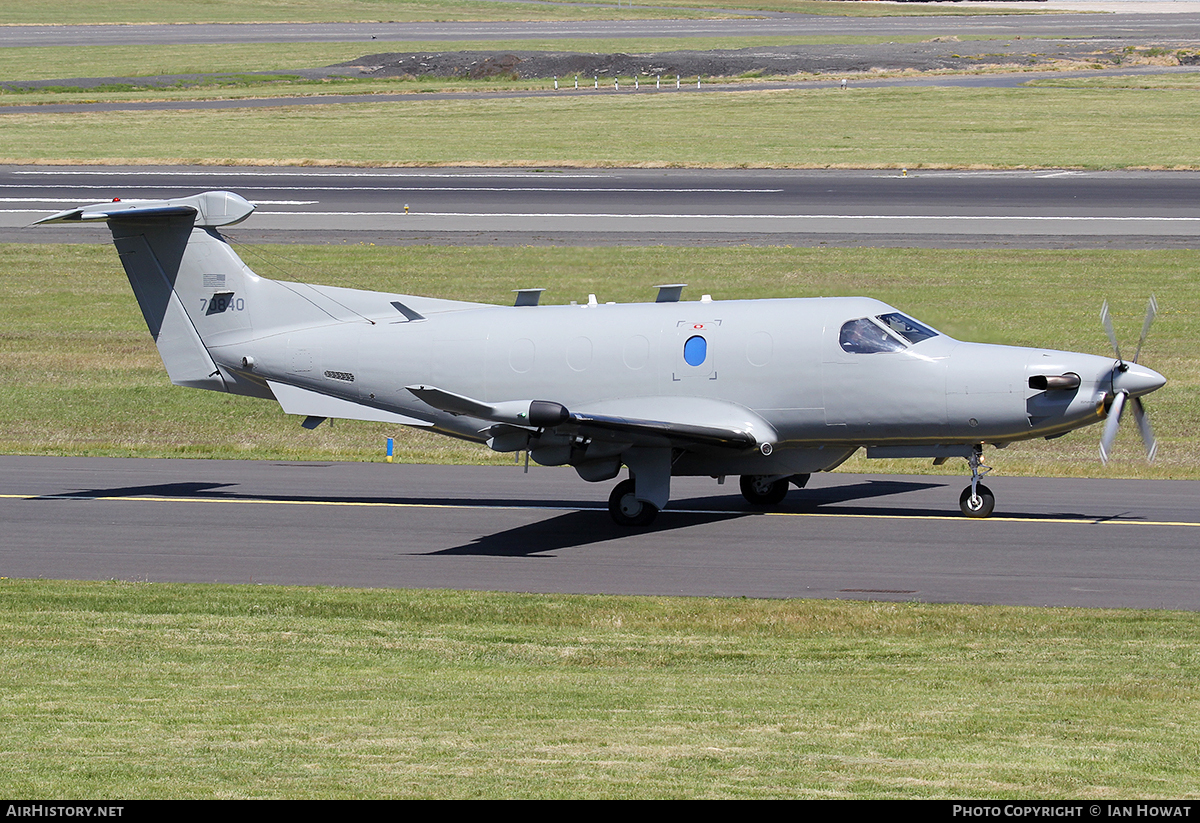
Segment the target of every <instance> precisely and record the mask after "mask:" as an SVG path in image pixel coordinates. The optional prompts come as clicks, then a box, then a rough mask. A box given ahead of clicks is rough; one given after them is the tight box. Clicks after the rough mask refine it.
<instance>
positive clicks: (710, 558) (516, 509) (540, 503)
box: [0, 456, 1200, 610]
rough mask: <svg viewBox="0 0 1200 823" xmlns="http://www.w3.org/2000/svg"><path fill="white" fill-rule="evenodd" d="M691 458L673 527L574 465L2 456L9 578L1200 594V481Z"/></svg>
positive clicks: (1066, 596)
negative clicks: (757, 465)
mask: <svg viewBox="0 0 1200 823" xmlns="http://www.w3.org/2000/svg"><path fill="white" fill-rule="evenodd" d="M988 482H989V485H990V486H991V487H992V489H993V490H994V491H995V493H996V496H997V508H996V515H995V516H993V517H992V518H990V519H988V520H982V521H980V520H968V519H966V518H963V517H962V516H961V515H960V514H959V513H958V506H957V501H958V492H959V491H960V489H961V487H962V486H963V485H964V483H965V478H963V477H925V476H884V475H852V474H840V473H833V474H824V475H817V476H814V478H813V481H812V483H811V484H810V488H807V489H804V490H800V491H796V490H793V491H792V493H791V494H790V495H789V496H788V498H787V500H786V501H785V502H784V504H783V505H782V506H780V507H779V508H778V509H776V510H773V511H771V512H765V513H764V512H762V511H759V510H755V509H753V508H751V507H750V506H748V505H747V504H746V503H745V502H744V501H743V500H742V498H741V496H740V495H739V494H738V493H737V491H736V483H727V484H725V485H723V486H719V485H717V484H716V483H715V481H713V480H711V479H709V478H676V479H675V480H673V482H672V503H671V506H670V507H669V508H668V509H667V510H666V511H664V512H663V513H661V514H660V515H659V518H658V520H656V521H655V523H654V525H653V527H651V528H649V529H646V530H636V529H634V530H630V529H624V528H621V527H618V526H616V525H614V524H613V523H612V522H611V520H610V519H609V516H608V513H607V511H606V510H605V500H606V498H607V495H608V492H609V487H610V486H611V484H609V483H602V484H588V483H584V482H583V481H581V480H579V479H578V478H577V477H575V475H574V473H573V472H572V471H571V470H569V469H546V468H538V467H535V468H533V469H531V470H530V471H529V473H528V474H525V473H523V472H522V471H521V469H520V468H519V467H517V466H491V467H471V466H415V465H399V464H392V465H389V464H386V463H368V464H345V463H281V462H273V461H245V462H240V461H205V460H146V459H128V460H124V459H101V458H49V457H13V456H6V457H0V576H6V577H21V578H60V579H109V578H116V579H124V580H148V581H183V582H226V583H270V584H308V585H333V586H367V587H398V588H400V587H405V588H406V587H418V588H461V589H477V590H502V591H534V592H582V593H626V594H647V595H697V596H701V595H703V596H728V597H733V596H745V597H814V598H826V599H828V598H844V599H855V600H863V599H867V600H900V601H907V600H913V601H927V602H964V603H993V604H1012V605H1037V606H1042V605H1050V606H1097V607H1130V608H1132V607H1136V608H1165V609H1185V610H1200V506H1198V505H1197V504H1198V503H1200V483H1197V482H1192V481H1146V480H1142V481H1122V480H1072V479H1040V478H1019V477H1003V476H995V475H993V476H992V477H989V479H988Z"/></svg>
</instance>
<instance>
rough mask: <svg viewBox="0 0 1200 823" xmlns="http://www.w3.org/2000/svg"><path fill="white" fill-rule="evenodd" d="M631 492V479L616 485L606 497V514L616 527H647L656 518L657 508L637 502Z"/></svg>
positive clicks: (632, 486)
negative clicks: (610, 517)
mask: <svg viewBox="0 0 1200 823" xmlns="http://www.w3.org/2000/svg"><path fill="white" fill-rule="evenodd" d="M633 490H634V484H633V478H632V477H631V478H629V479H628V480H622V481H621V482H620V483H618V484H617V485H616V486H615V487H614V488H613V490H612V494H610V495H609V496H608V513H609V514H610V515H611V516H612V519H613V520H614V521H616V524H617V525H618V526H649V525H650V524H651V523H652V522H654V518H655V517H657V516H658V507H656V506H655V505H654V504H653V503H647V502H645V501H644V500H638V499H637V497H635V496H634V493H633Z"/></svg>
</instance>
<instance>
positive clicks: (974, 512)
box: [958, 445, 996, 517]
mask: <svg viewBox="0 0 1200 823" xmlns="http://www.w3.org/2000/svg"><path fill="white" fill-rule="evenodd" d="M967 463H968V464H970V466H971V485H969V486H967V487H966V488H965V489H963V493H962V494H961V495H959V497H958V507H959V509H961V510H962V513H963V514H964V515H966V516H967V517H990V516H991V514H992V510H993V509H994V508H996V495H994V494H992V490H991V489H989V488H988V487H987V486H985V485H983V484H982V483H980V482H979V478H981V477H983V476H984V475H985V474H987V473H988V472H990V471H991V470H992V467H991V466H985V465H983V446H982V445H979V446H976V447H975V450H974V451H973V452H972V453H971V456H970V457H968V458H967Z"/></svg>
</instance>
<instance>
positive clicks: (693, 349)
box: [683, 334, 708, 366]
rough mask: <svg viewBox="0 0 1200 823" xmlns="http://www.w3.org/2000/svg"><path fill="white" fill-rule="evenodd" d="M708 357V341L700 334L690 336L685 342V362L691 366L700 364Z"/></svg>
mask: <svg viewBox="0 0 1200 823" xmlns="http://www.w3.org/2000/svg"><path fill="white" fill-rule="evenodd" d="M706 357H708V341H707V340H705V339H704V338H703V337H701V336H700V335H698V334H697V335H695V336H694V337H689V338H688V339H687V342H686V343H684V344H683V362H685V363H687V364H688V365H689V366H699V365H700V364H701V363H703V362H704V359H705V358H706Z"/></svg>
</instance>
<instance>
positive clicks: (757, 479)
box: [741, 474, 809, 507]
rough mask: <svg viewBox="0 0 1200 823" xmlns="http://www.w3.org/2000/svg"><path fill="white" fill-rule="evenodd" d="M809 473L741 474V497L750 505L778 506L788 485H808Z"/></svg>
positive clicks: (800, 486) (802, 486) (785, 494)
mask: <svg viewBox="0 0 1200 823" xmlns="http://www.w3.org/2000/svg"><path fill="white" fill-rule="evenodd" d="M808 478H809V475H807V474H793V475H791V476H790V477H779V476H778V475H770V474H743V475H742V479H741V487H742V497H744V498H746V502H747V503H749V504H750V505H752V506H763V507H769V506H778V505H779V504H780V503H782V502H783V498H785V497H787V493H788V486H790V485H791V484H793V483H794V484H795V485H796V488H798V489H802V488H804V487H805V486H806V485H808Z"/></svg>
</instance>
